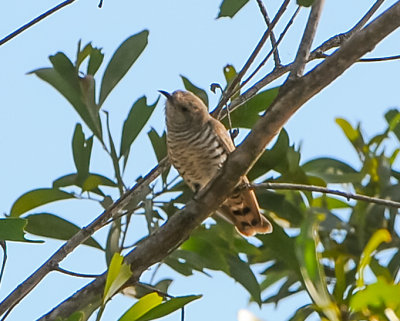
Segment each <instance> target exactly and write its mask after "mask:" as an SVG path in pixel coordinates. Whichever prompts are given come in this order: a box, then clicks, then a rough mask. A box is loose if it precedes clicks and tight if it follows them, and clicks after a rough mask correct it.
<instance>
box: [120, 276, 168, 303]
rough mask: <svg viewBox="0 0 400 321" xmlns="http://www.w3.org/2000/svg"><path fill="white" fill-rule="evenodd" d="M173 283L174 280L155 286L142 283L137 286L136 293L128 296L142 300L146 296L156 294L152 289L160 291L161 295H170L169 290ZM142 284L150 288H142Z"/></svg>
mask: <svg viewBox="0 0 400 321" xmlns="http://www.w3.org/2000/svg"><path fill="white" fill-rule="evenodd" d="M171 283H172V279H163V280H161V281H159V282H157V283H156V284H154V285H151V284H147V283H143V282H141V283H140V284H137V285H136V286H135V290H134V293H132V294H130V293H128V295H129V294H130V295H131V296H134V297H135V298H138V299H140V298H141V297H144V296H145V295H147V294H149V293H152V292H154V291H153V290H152V289H157V290H158V291H160V293H168V288H169V286H170V285H171ZM141 284H145V285H148V286H149V287H142V286H140V285H141ZM124 294H125V295H126V294H127V293H125V292H124Z"/></svg>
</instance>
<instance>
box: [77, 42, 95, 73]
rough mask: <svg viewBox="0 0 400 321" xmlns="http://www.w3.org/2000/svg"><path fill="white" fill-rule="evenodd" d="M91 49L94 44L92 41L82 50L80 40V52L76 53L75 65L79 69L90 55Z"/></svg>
mask: <svg viewBox="0 0 400 321" xmlns="http://www.w3.org/2000/svg"><path fill="white" fill-rule="evenodd" d="M91 51H92V44H91V43H90V42H89V43H88V44H87V45H86V46H85V48H83V49H82V50H81V41H80V40H79V42H78V52H77V54H76V61H75V67H76V69H77V70H79V67H80V66H81V64H82V62H83V61H84V60H85V59H86V58H87V57H88V56H89V55H90V52H91Z"/></svg>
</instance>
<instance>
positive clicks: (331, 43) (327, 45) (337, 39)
mask: <svg viewBox="0 0 400 321" xmlns="http://www.w3.org/2000/svg"><path fill="white" fill-rule="evenodd" d="M384 1H385V0H377V1H376V2H375V3H374V4H373V6H372V7H371V8H370V9H369V10H368V11H367V13H366V14H365V15H364V16H363V17H362V18H361V19H360V21H358V22H357V24H356V25H355V26H354V27H353V28H351V29H350V30H349V31H347V32H345V33H341V34H338V35H336V36H334V37H332V38H330V39H328V40H327V41H325V42H324V43H323V44H322V45H320V46H319V47H318V48H316V49H315V50H314V51H313V52H312V53H311V56H310V58H311V59H315V58H318V55H319V54H323V53H324V52H325V51H327V50H329V49H332V48H335V47H339V46H340V45H341V44H342V43H343V42H344V41H346V40H347V39H349V38H350V37H351V36H352V35H353V34H355V33H356V32H357V31H359V30H361V28H362V27H364V25H365V24H366V23H367V22H368V21H369V19H371V17H372V16H373V15H374V13H375V12H376V11H377V10H378V9H379V7H380V6H381V5H382V4H383V2H384Z"/></svg>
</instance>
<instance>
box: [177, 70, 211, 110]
mask: <svg viewBox="0 0 400 321" xmlns="http://www.w3.org/2000/svg"><path fill="white" fill-rule="evenodd" d="M181 78H182V81H183V85H184V86H185V89H186V90H189V91H191V92H192V93H193V94H195V95H196V96H197V97H199V98H200V99H201V100H202V101H203V102H204V104H205V105H206V106H207V107H208V96H207V93H206V91H205V90H204V89H201V88H199V87H197V86H195V85H194V84H193V83H192V82H191V81H190V80H189V79H188V78H186V77H185V76H182V75H181Z"/></svg>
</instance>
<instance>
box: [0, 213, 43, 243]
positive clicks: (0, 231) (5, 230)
mask: <svg viewBox="0 0 400 321" xmlns="http://www.w3.org/2000/svg"><path fill="white" fill-rule="evenodd" d="M26 224H27V220H25V219H22V218H14V217H8V218H1V219H0V240H1V241H18V242H30V243H32V242H35V243H39V242H40V243H41V242H43V241H31V240H28V239H26V238H25V232H24V228H25V226H26ZM3 249H4V248H3Z"/></svg>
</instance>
